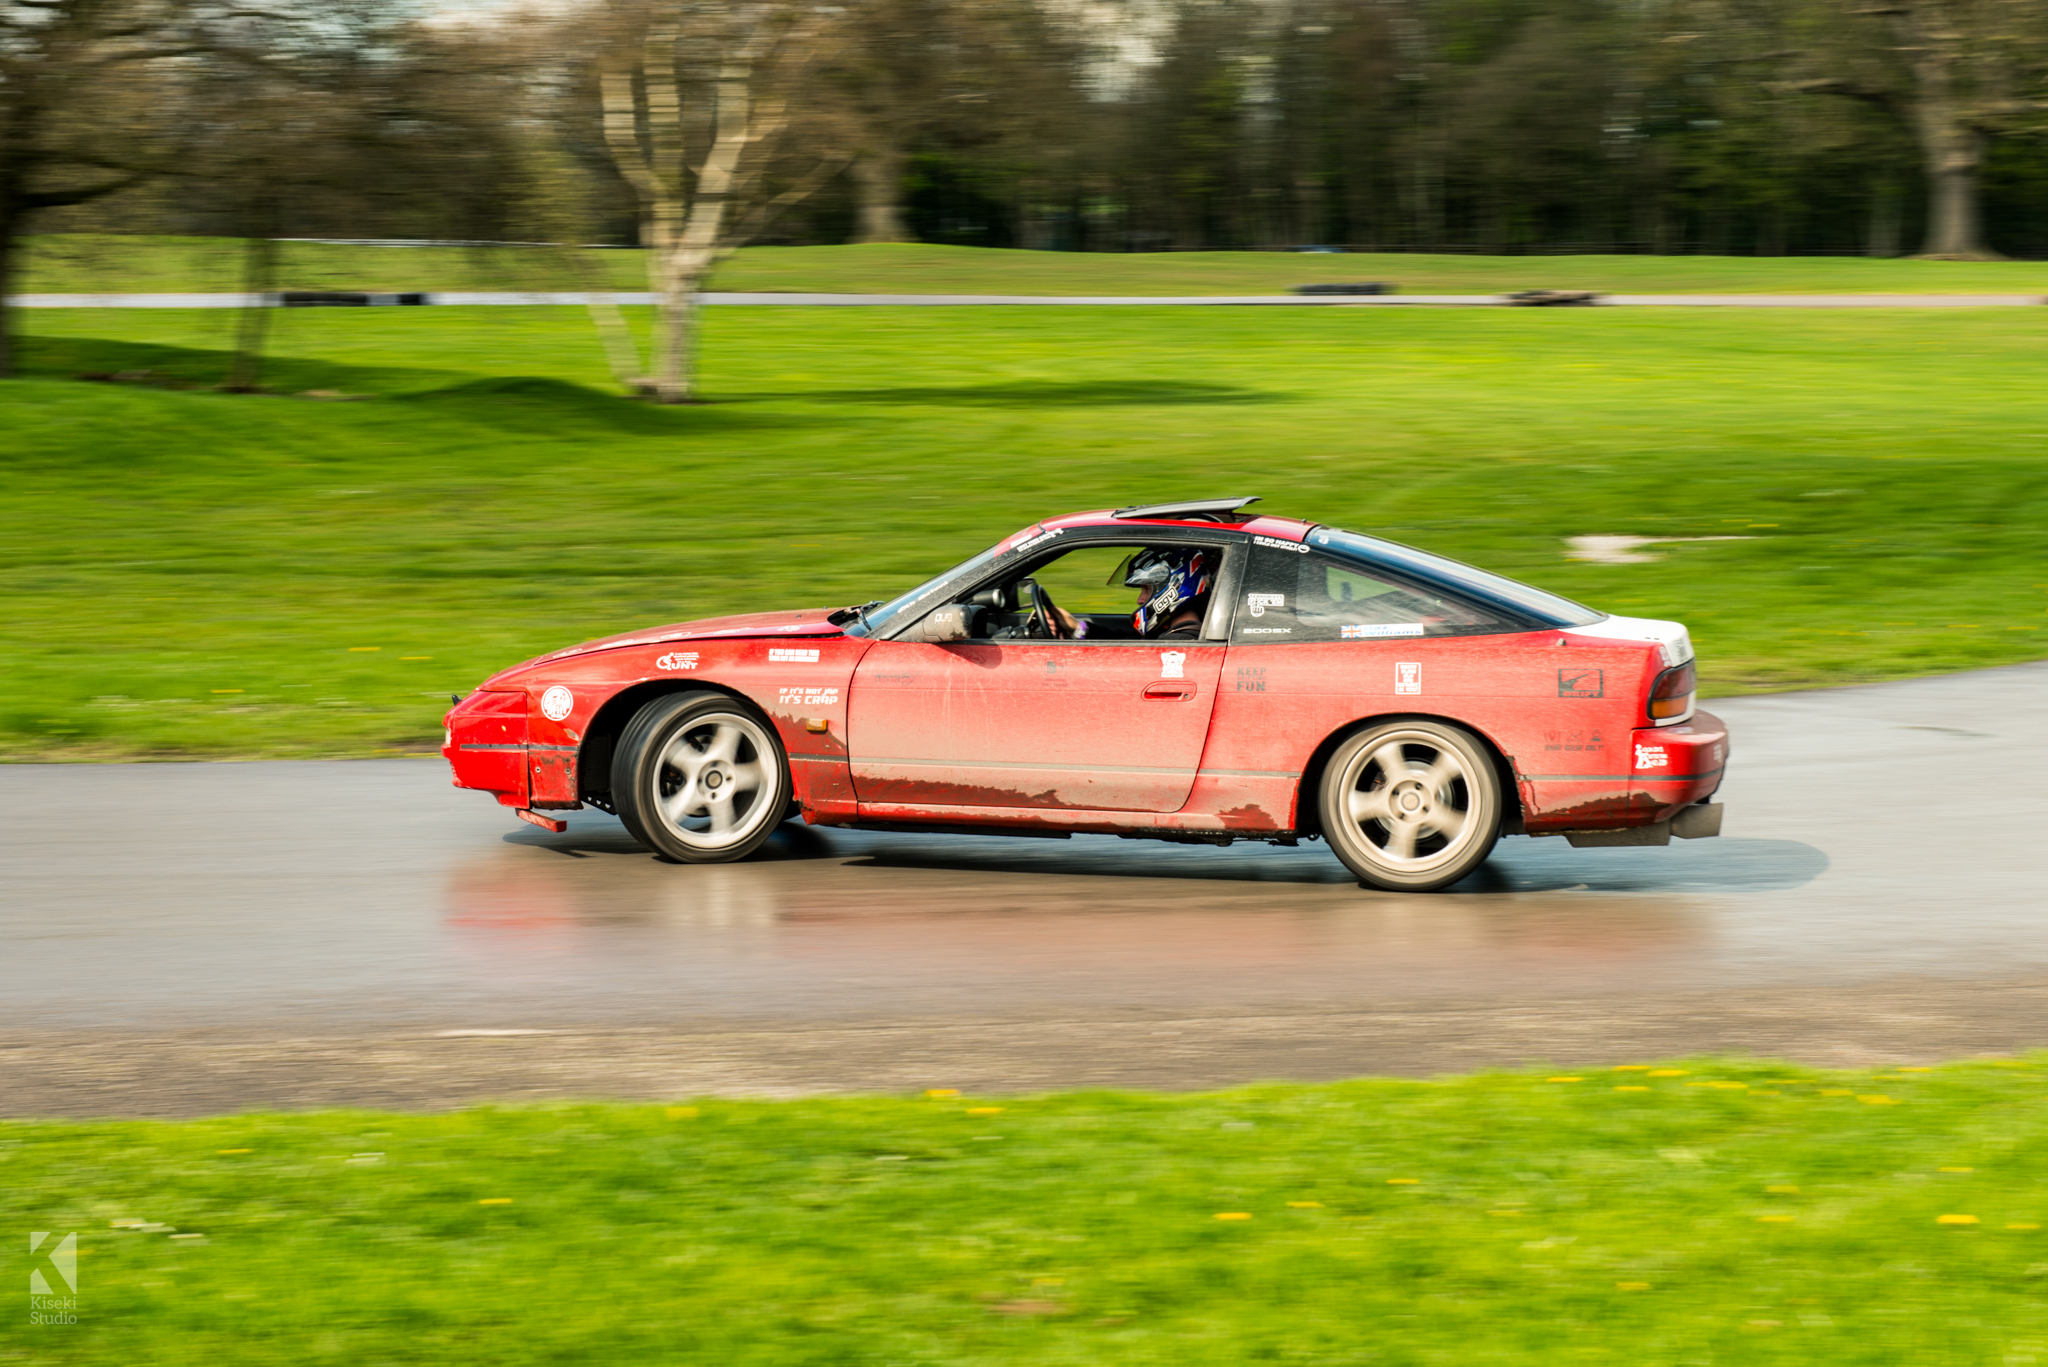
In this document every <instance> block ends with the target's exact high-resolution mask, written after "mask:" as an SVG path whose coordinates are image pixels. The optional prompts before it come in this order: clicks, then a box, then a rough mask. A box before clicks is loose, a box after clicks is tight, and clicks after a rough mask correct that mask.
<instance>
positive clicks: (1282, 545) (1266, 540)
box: [1252, 536, 1308, 555]
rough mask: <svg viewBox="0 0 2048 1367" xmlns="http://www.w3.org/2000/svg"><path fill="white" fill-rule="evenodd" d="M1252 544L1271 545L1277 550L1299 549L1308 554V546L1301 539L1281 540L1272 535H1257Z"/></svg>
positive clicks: (1300, 551)
mask: <svg viewBox="0 0 2048 1367" xmlns="http://www.w3.org/2000/svg"><path fill="white" fill-rule="evenodd" d="M1252 544H1253V545H1254V546H1271V547H1272V548H1273V549H1274V550H1276V551H1297V552H1299V553H1300V554H1302V555H1307V554H1308V547H1306V546H1304V545H1302V544H1301V543H1300V542H1299V541H1280V540H1276V539H1275V538H1273V537H1270V536H1255V537H1253V538H1252Z"/></svg>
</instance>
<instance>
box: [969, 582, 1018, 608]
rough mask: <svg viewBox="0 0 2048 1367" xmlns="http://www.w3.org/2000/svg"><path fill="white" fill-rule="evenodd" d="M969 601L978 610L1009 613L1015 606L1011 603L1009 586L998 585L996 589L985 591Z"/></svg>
mask: <svg viewBox="0 0 2048 1367" xmlns="http://www.w3.org/2000/svg"><path fill="white" fill-rule="evenodd" d="M967 601H968V602H970V603H972V604H974V606H976V607H978V608H993V609H994V610H995V611H997V612H1008V611H1010V609H1011V608H1012V606H1014V605H1013V604H1012V603H1011V601H1010V589H1009V585H1007V584H997V585H996V586H995V587H994V588H989V589H983V590H982V591H981V592H980V593H977V594H975V595H974V596H973V597H972V598H970V599H968V600H967Z"/></svg>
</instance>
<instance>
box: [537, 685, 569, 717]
mask: <svg viewBox="0 0 2048 1367" xmlns="http://www.w3.org/2000/svg"><path fill="white" fill-rule="evenodd" d="M575 710H576V695H575V694H574V693H571V692H570V691H569V690H568V689H566V688H564V687H562V686H561V685H560V684H556V685H555V686H554V687H553V688H550V689H549V690H548V691H547V692H545V693H543V694H541V695H540V714H541V715H542V716H543V717H546V718H547V719H548V720H549V721H560V720H561V719H562V718H564V717H566V716H568V715H569V714H570V713H571V712H574V711H575Z"/></svg>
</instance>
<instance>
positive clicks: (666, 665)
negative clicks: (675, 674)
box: [654, 650, 697, 669]
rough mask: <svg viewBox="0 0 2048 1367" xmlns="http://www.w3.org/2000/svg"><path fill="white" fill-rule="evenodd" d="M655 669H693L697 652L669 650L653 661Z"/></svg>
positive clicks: (695, 664) (695, 665)
mask: <svg viewBox="0 0 2048 1367" xmlns="http://www.w3.org/2000/svg"><path fill="white" fill-rule="evenodd" d="M654 667H655V668H656V669H695V668H696V667H697V652H696V651H694V650H677V651H671V652H670V653H669V654H667V655H663V656H661V657H660V658H659V659H657V660H656V661H655V662H654Z"/></svg>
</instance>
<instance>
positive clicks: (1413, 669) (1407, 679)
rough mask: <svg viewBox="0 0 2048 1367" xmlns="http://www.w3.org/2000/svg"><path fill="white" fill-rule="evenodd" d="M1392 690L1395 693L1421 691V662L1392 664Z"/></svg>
mask: <svg viewBox="0 0 2048 1367" xmlns="http://www.w3.org/2000/svg"><path fill="white" fill-rule="evenodd" d="M1394 691H1395V692H1396V693H1420V692H1421V691H1422V662H1421V661H1420V660H1413V661H1407V662H1404V663H1401V664H1397V665H1395V666H1394Z"/></svg>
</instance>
